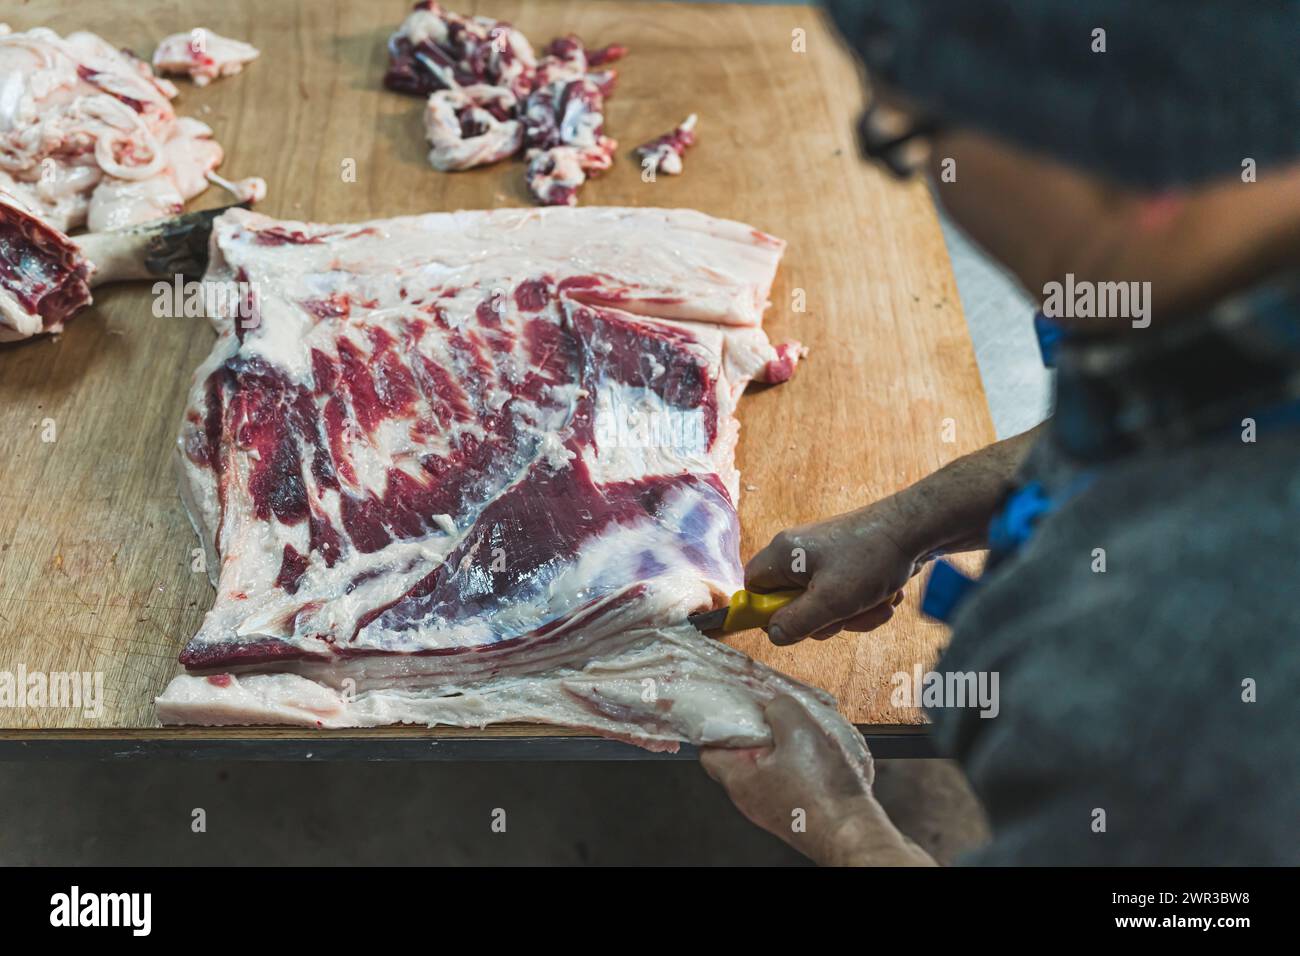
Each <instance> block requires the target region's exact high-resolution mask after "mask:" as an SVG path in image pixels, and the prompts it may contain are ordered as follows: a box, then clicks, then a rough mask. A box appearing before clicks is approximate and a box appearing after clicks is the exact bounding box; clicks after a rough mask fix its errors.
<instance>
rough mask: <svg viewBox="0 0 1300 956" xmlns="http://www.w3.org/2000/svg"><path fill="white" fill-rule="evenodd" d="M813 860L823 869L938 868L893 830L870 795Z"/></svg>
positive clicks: (900, 833)
mask: <svg viewBox="0 0 1300 956" xmlns="http://www.w3.org/2000/svg"><path fill="white" fill-rule="evenodd" d="M813 859H814V860H816V862H817V863H819V864H821V865H822V866H937V865H938V864H937V863H936V862H935V860H934V858H933V857H931V856H930V854H928V853H926V852H925V851H924V850H923V849H921V848H920V847H919V846H917V845H916V844H915V843H913V842H912V841H911V840H909V839H908V838H907V837H906V836H905V835H904V834H903V832H902V831H901V830H899V829H898V828H897V827H896V826H894V824H893V822H892V821H891V820H890V819H889V816H888V815H887V814H886V813H885V810H884V807H882V806H881V805H880V804H879V803H878V802H877V801H876V799H875V797H873V796H872V795H870V794H867V795H865V796H864V797H862V798H861V799H859V800H856V801H855V805H854V807H853V809H852V810H851V812H849V813H848V814H847V815H846V817H845V820H844V824H843V826H842V827H840V829H839V830H838V832H837V833H836V834H835V837H834V839H833V840H831V841H829V843H828V844H827V846H826V847H825V848H824V853H822V854H820V855H814V856H813Z"/></svg>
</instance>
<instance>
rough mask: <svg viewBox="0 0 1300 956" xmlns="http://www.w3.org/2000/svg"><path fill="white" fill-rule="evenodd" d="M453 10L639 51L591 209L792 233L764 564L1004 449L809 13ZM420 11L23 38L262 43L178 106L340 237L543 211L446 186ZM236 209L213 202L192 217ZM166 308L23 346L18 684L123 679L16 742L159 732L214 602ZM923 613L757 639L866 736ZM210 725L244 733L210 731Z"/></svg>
mask: <svg viewBox="0 0 1300 956" xmlns="http://www.w3.org/2000/svg"><path fill="white" fill-rule="evenodd" d="M455 6H456V8H457V9H459V10H460V12H464V13H471V12H481V13H485V14H491V15H493V16H496V17H499V18H502V19H506V20H510V21H512V22H513V23H514V24H516V25H517V26H518V27H520V28H521V29H522V30H523V31H524V32H525V33H526V34H527V35H528V36H529V37H530V38H531V39H532V40H533V42H534V45H535V46H540V45H543V44H545V43H546V42H547V41H549V39H550V38H551V37H552V36H555V35H558V34H562V33H567V32H570V31H572V32H576V33H578V34H580V35H581V36H582V37H584V38H585V39H586V40H588V41H589V42H590V43H591V44H593V45H604V44H607V43H614V42H620V43H626V44H627V45H629V46H630V47H631V53H630V54H629V55H628V57H627V58H626V59H625V60H624V61H623V62H621V63H620V64H619V65H618V69H619V74H620V76H619V83H618V89H617V91H616V93H615V95H614V97H613V98H612V99H611V100H610V102H609V104H608V111H607V114H606V116H607V128H608V131H609V132H610V133H611V134H612V135H613V136H615V137H616V138H617V139H618V140H619V141H620V142H621V143H622V144H623V150H622V151H621V152H620V154H619V157H618V159H617V161H616V163H615V168H614V169H613V170H611V171H610V172H609V173H608V174H606V175H605V176H604V177H603V178H601V179H599V180H597V181H594V182H592V183H590V184H588V185H587V187H586V188H585V190H584V191H583V192H582V196H581V202H582V203H583V204H586V205H629V206H683V207H687V206H688V207H694V208H696V209H700V210H703V211H704V212H707V213H711V214H713V215H716V216H725V217H728V218H732V219H739V220H743V221H745V222H749V223H751V224H753V225H755V226H757V227H759V228H761V229H764V230H767V231H769V232H772V233H775V234H777V235H779V236H782V237H784V238H785V239H786V240H788V242H789V252H788V254H787V256H786V258H785V260H784V262H783V264H782V267H781V270H780V273H779V275H778V277H777V282H776V286H775V289H774V291H773V299H772V301H773V305H772V308H771V310H770V312H769V314H768V318H767V328H768V330H769V332H770V334H771V337H772V339H773V340H774V341H781V340H783V339H786V338H797V339H799V340H801V341H802V342H804V343H806V344H807V345H808V346H809V348H810V349H811V354H810V356H809V358H808V360H807V362H806V364H804V365H801V366H800V368H799V372H798V374H797V376H796V377H795V379H794V380H793V381H791V382H790V383H788V384H786V385H783V386H781V387H779V388H770V389H766V390H764V391H761V392H757V393H754V394H751V395H748V396H746V398H745V399H744V401H743V402H742V404H741V411H740V418H741V421H742V423H743V428H742V433H741V441H740V449H739V453H738V457H739V464H740V468H741V470H742V473H743V478H742V487H743V491H742V495H741V501H740V515H741V521H742V524H743V527H744V542H743V546H742V550H743V556H744V557H746V558H747V557H749V556H750V555H751V554H753V553H754V552H755V551H756V550H758V549H759V548H760V547H761V546H762V545H763V544H765V543H766V542H767V541H768V540H769V539H770V537H771V536H772V535H773V534H774V533H775V532H777V531H778V530H780V529H781V528H783V527H785V526H788V525H791V524H797V523H801V522H806V521H811V520H814V519H817V518H820V517H823V516H828V515H831V514H835V513H837V512H840V511H844V510H847V509H850V508H853V507H856V506H858V505H861V504H864V503H866V502H869V501H872V500H874V499H877V498H879V497H881V496H883V495H886V494H888V493H890V492H892V491H894V490H896V489H898V488H900V487H902V486H904V485H906V484H908V483H910V482H912V481H915V480H916V479H918V478H920V477H921V476H923V475H925V474H926V473H928V472H930V471H932V470H934V469H935V468H937V467H939V466H940V465H942V464H944V463H945V462H947V461H950V460H951V459H953V458H955V457H957V456H958V455H960V454H964V453H965V452H968V451H971V450H973V449H975V448H978V447H980V446H981V445H984V444H986V443H987V442H989V441H991V440H992V437H993V430H992V426H991V423H990V420H989V416H988V411H987V407H986V405H985V401H984V396H983V392H982V390H981V387H980V382H979V375H978V372H977V369H976V365H975V359H974V355H973V352H972V349H971V345H970V341H969V339H968V336H967V332H966V326H965V323H964V321H963V319H962V313H961V306H960V304H959V301H958V298H957V291H956V288H955V286H954V282H953V277H952V272H951V269H950V266H949V261H948V255H947V252H946V250H945V247H944V243H943V239H942V236H941V234H940V231H939V226H938V223H937V221H936V218H935V214H934V210H933V208H932V206H931V204H930V200H929V197H928V194H927V192H926V190H925V188H924V186H922V185H920V184H911V185H906V186H903V185H898V184H896V183H894V182H893V181H891V180H890V179H888V178H887V177H885V176H883V175H882V174H880V173H878V172H876V171H875V170H873V169H871V168H869V167H868V166H867V165H865V164H864V163H863V162H862V161H861V160H860V159H859V158H858V154H857V151H856V149H855V146H854V140H853V134H852V129H853V121H854V119H855V117H856V115H857V112H858V109H859V105H860V102H861V98H860V85H859V82H858V79H857V77H856V74H855V71H854V68H853V66H852V65H851V62H850V60H849V59H848V57H847V56H846V55H845V54H844V53H843V52H842V51H841V50H840V49H839V48H838V46H837V44H836V41H835V40H834V39H833V38H832V36H831V34H830V33H829V31H828V30H827V28H826V27H825V25H824V24H823V23H822V21H821V19H820V17H819V14H818V13H817V12H816V11H815V10H814V9H812V8H808V7H748V6H726V5H714V4H700V5H694V4H673V3H669V4H664V3H646V4H642V3H631V2H618V3H614V2H610V3H604V2H590V3H576V2H575V3H570V2H564V3H560V2H537V0H493V2H484V3H475V2H468V0H457V2H456V3H455ZM406 8H407V5H406V4H405V3H403V2H401V0H384V2H362V0H353V2H346V0H275V2H267V0H228V2H224V3H221V4H211V3H201V2H197V0H195V2H191V0H182V2H177V0H172V2H146V0H132V2H126V0H123V2H118V3H110V2H100V3H94V4H76V5H71V4H65V3H60V2H41V0H36V2H31V3H27V4H23V5H20V6H18V7H17V8H16V9H12V12H10V13H8V14H6V16H8V17H9V22H10V24H11V26H12V27H13V28H14V29H18V30H21V29H27V28H29V27H34V26H48V27H51V28H53V29H54V30H56V31H58V32H59V33H61V34H66V33H68V32H71V31H73V30H77V29H88V30H93V31H95V32H97V33H100V34H101V35H103V36H104V37H106V38H107V39H109V40H110V42H112V43H114V44H117V45H121V46H125V47H128V48H131V49H133V50H135V51H136V52H137V53H139V54H140V55H142V56H145V57H148V56H149V55H150V54H151V53H152V51H153V48H154V46H155V44H156V42H157V41H158V40H159V39H160V38H161V37H162V36H164V35H166V34H168V33H172V32H177V31H183V30H189V29H191V28H193V27H196V26H204V27H207V28H210V29H213V30H216V31H217V32H219V33H222V34H225V35H227V36H232V37H235V38H238V39H242V40H246V41H249V42H251V43H253V44H254V45H256V46H257V47H259V48H260V49H261V50H262V57H261V59H259V60H258V61H257V62H255V63H253V64H252V65H251V66H250V67H248V68H247V69H246V70H245V71H244V72H243V73H242V74H241V75H239V76H236V77H233V78H229V79H223V80H220V81H218V82H216V83H214V84H213V85H211V86H209V87H207V88H205V89H197V88H195V87H193V86H192V85H190V84H189V83H188V82H187V81H184V80H181V81H178V85H179V86H180V88H181V94H180V97H179V99H178V101H177V106H178V109H179V111H180V112H181V113H182V114H187V115H191V116H195V117H197V118H199V119H201V120H203V121H204V122H206V123H208V124H209V125H210V126H211V127H212V128H213V129H214V130H215V132H216V136H217V138H218V139H219V140H220V142H221V143H222V144H223V145H224V146H225V148H226V161H225V163H224V164H223V166H222V167H221V172H222V173H224V174H225V175H226V176H227V177H230V178H237V177H243V176H250V175H260V176H262V177H264V178H265V179H266V180H267V182H268V184H269V187H270V193H269V196H268V197H267V199H266V201H265V202H264V203H262V204H261V205H260V206H259V209H260V210H261V211H263V212H266V213H268V214H270V215H273V216H280V217H286V218H300V219H311V220H318V221H326V222H331V221H350V220H360V219H369V218H375V217H380V216H396V215H401V214H407V213H418V212H428V211H434V210H451V209H460V208H478V207H497V206H518V205H524V204H527V202H528V199H527V195H526V192H525V190H524V188H523V182H522V169H521V166H520V164H519V163H518V162H508V163H504V164H501V165H498V166H496V167H492V168H488V169H480V170H475V171H472V172H467V173H457V174H450V175H449V174H442V173H438V172H435V171H434V170H433V169H431V168H430V167H429V166H428V165H427V163H426V161H425V152H426V146H425V144H424V141H423V135H422V126H421V119H420V117H421V111H422V103H421V101H420V100H419V99H417V98H411V97H404V96H399V95H397V94H394V93H389V92H387V91H384V90H382V89H381V87H380V77H381V76H382V74H383V72H384V67H385V64H386V62H387V57H386V53H385V50H384V44H385V41H386V39H387V37H388V35H389V34H390V33H391V32H392V31H393V29H394V28H395V27H396V26H397V24H398V23H399V22H400V21H401V20H402V18H403V17H404V16H405V13H406ZM691 112H695V113H698V114H699V117H700V119H699V145H698V146H696V147H695V148H694V149H693V150H692V151H691V152H690V153H688V155H687V159H686V173H685V175H683V176H681V177H666V176H664V177H660V178H659V180H658V181H657V182H654V183H644V182H642V181H641V177H640V169H639V167H638V165H637V163H636V162H635V160H633V159H632V158H631V155H630V150H631V147H633V146H635V145H636V144H637V143H639V142H642V141H644V140H646V139H649V138H651V137H652V136H654V135H657V134H659V133H661V132H664V131H666V130H668V129H669V128H671V127H672V126H673V125H674V124H676V123H677V122H678V121H680V120H681V119H682V118H683V117H684V116H686V115H687V114H688V113H691ZM353 168H354V169H355V177H354V178H352V177H348V176H345V175H344V172H345V170H348V169H353ZM222 201H223V200H222V197H221V196H220V195H219V194H218V191H217V190H210V191H209V193H208V194H207V195H205V196H204V197H202V198H201V199H200V200H199V201H197V202H196V203H195V205H196V206H202V205H215V204H218V203H220V202H222ZM801 303H802V306H801V307H800V304H801ZM151 307H152V296H151V293H150V290H149V288H148V287H146V286H135V287H117V288H111V289H106V290H101V291H100V292H98V293H97V294H96V303H95V306H94V307H93V308H92V309H90V310H89V311H87V312H85V313H83V314H82V315H81V316H79V317H78V318H76V319H75V320H74V321H73V322H72V323H70V324H69V326H68V329H67V331H66V332H65V333H64V334H63V335H61V336H59V337H58V338H57V339H51V338H45V339H42V340H37V341H33V342H29V343H26V344H21V345H17V346H9V347H0V671H10V672H12V673H17V672H18V670H19V668H25V670H26V671H27V672H29V673H30V672H35V671H40V672H46V673H49V672H68V671H77V672H99V673H102V674H103V682H104V683H103V686H104V709H103V712H102V714H101V715H100V716H99V717H98V719H90V718H87V717H86V716H84V715H83V714H81V713H80V712H73V711H68V710H61V709H50V708H45V709H41V708H30V707H29V708H10V709H0V728H10V729H13V728H22V729H27V730H31V729H48V728H65V729H78V730H80V729H87V730H91V729H98V730H100V731H101V732H102V731H104V730H105V729H119V728H151V727H154V726H155V725H156V721H155V717H154V709H153V697H154V695H155V694H157V693H158V692H159V691H160V690H161V689H162V688H163V687H164V686H165V685H166V683H167V681H168V680H169V678H170V677H171V676H172V675H173V673H174V672H175V671H176V669H177V665H176V655H177V653H178V651H179V650H180V648H181V646H182V645H183V644H184V642H185V641H186V639H187V638H188V637H189V636H190V635H191V634H193V633H194V631H195V630H196V629H197V627H198V625H199V622H200V620H201V618H202V616H203V612H204V611H205V610H206V609H207V607H208V606H209V604H210V602H211V599H212V590H211V588H210V587H209V585H208V583H207V580H206V578H205V577H204V575H203V574H201V573H195V572H192V571H191V549H192V548H194V547H195V546H196V543H197V542H196V539H195V537H194V535H193V533H192V531H191V530H190V526H189V523H188V521H187V520H186V517H185V513H184V510H183V508H182V506H181V502H180V499H179V498H178V496H177V490H176V477H175V474H174V472H173V467H172V458H171V455H172V446H173V439H174V437H175V434H176V431H177V426H178V423H179V421H180V417H181V413H182V410H183V407H184V400H185V394H186V391H187V388H188V386H189V382H190V376H191V373H192V371H193V369H194V368H195V367H196V366H197V365H198V363H199V362H200V360H201V359H202V358H203V357H204V356H205V355H206V354H207V353H208V350H209V347H210V346H211V344H212V341H213V333H212V332H211V331H210V329H209V327H208V325H207V322H206V321H205V320H202V319H164V318H155V317H154V316H153V314H152V311H151ZM945 431H948V432H949V434H948V435H945ZM954 435H955V440H950V441H945V440H944V438H945V437H949V438H952V437H953V436H954ZM917 601H918V593H917V586H916V584H915V583H914V584H913V585H912V586H911V587H909V589H908V595H907V601H906V605H905V608H904V609H903V611H902V613H901V614H900V615H899V616H898V617H896V618H895V619H894V621H893V622H892V623H891V624H890V625H889V626H888V627H886V628H885V629H883V630H881V631H878V632H876V633H873V634H871V635H867V636H860V637H859V636H845V637H842V638H840V639H837V640H833V641H826V642H812V641H809V642H805V643H803V644H800V645H798V646H796V647H792V648H785V649H780V648H775V647H773V646H771V645H770V644H768V643H767V642H766V640H765V639H764V638H763V636H762V635H761V634H759V633H754V634H751V635H742V636H740V637H739V638H737V639H736V644H737V646H739V647H741V648H742V649H743V650H745V651H746V652H747V653H749V654H751V655H753V656H754V657H757V658H759V659H760V660H762V661H763V662H765V663H767V664H769V665H771V666H773V667H775V668H778V669H779V670H782V671H785V672H786V673H789V674H792V675H794V676H795V677H798V678H801V679H803V680H806V681H809V682H811V683H814V684H818V685H820V686H822V687H824V688H826V689H827V690H829V691H831V692H832V693H834V694H835V695H836V696H837V697H838V698H839V700H840V703H841V706H842V708H843V710H844V713H845V714H846V715H847V716H849V717H850V718H851V719H852V720H854V721H855V722H857V723H861V724H907V723H917V722H919V721H920V720H921V718H920V715H919V714H918V713H917V712H916V711H915V710H912V709H909V708H895V707H892V706H891V705H890V700H889V696H890V694H889V692H890V689H891V683H890V678H891V675H892V674H894V673H895V672H897V671H908V672H910V671H911V669H912V667H913V665H915V664H917V663H920V664H922V665H927V666H928V665H929V664H930V663H931V662H932V661H933V660H934V658H935V656H936V655H937V652H938V649H939V647H940V645H941V644H942V642H943V640H944V638H945V631H944V629H943V628H942V627H940V626H938V625H935V624H929V623H926V622H924V621H923V620H922V619H921V618H920V617H919V615H918V614H917V612H916V610H915V606H916V604H917ZM522 732H524V731H522V730H521V729H519V728H506V729H504V730H492V729H489V731H487V732H486V733H485V734H483V735H489V734H493V733H504V734H519V733H522ZM527 732H528V733H530V734H534V735H536V734H539V733H540V734H546V733H551V732H553V731H548V730H546V729H541V730H538V729H537V728H528V730H527ZM554 732H555V733H561V734H562V733H564V732H563V731H554ZM146 733H147V732H146ZM205 733H211V734H214V735H221V736H227V737H228V736H231V735H232V732H231V731H228V730H224V731H223V730H218V731H205V732H195V734H196V735H198V736H202V735H203V734H205ZM303 733H309V732H303ZM388 733H390V734H392V733H398V734H409V735H413V736H416V735H422V736H428V735H442V734H448V731H438V730H435V731H429V730H425V729H422V728H409V729H404V730H400V731H390V732H388ZM463 733H464V732H461V733H460V734H457V732H456V731H451V732H450V735H451V736H460V735H463ZM475 733H482V732H477V731H476V732H475ZM6 736H8V737H11V738H12V737H14V736H30V735H21V734H14V733H12V732H11V733H8V734H6Z"/></svg>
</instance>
